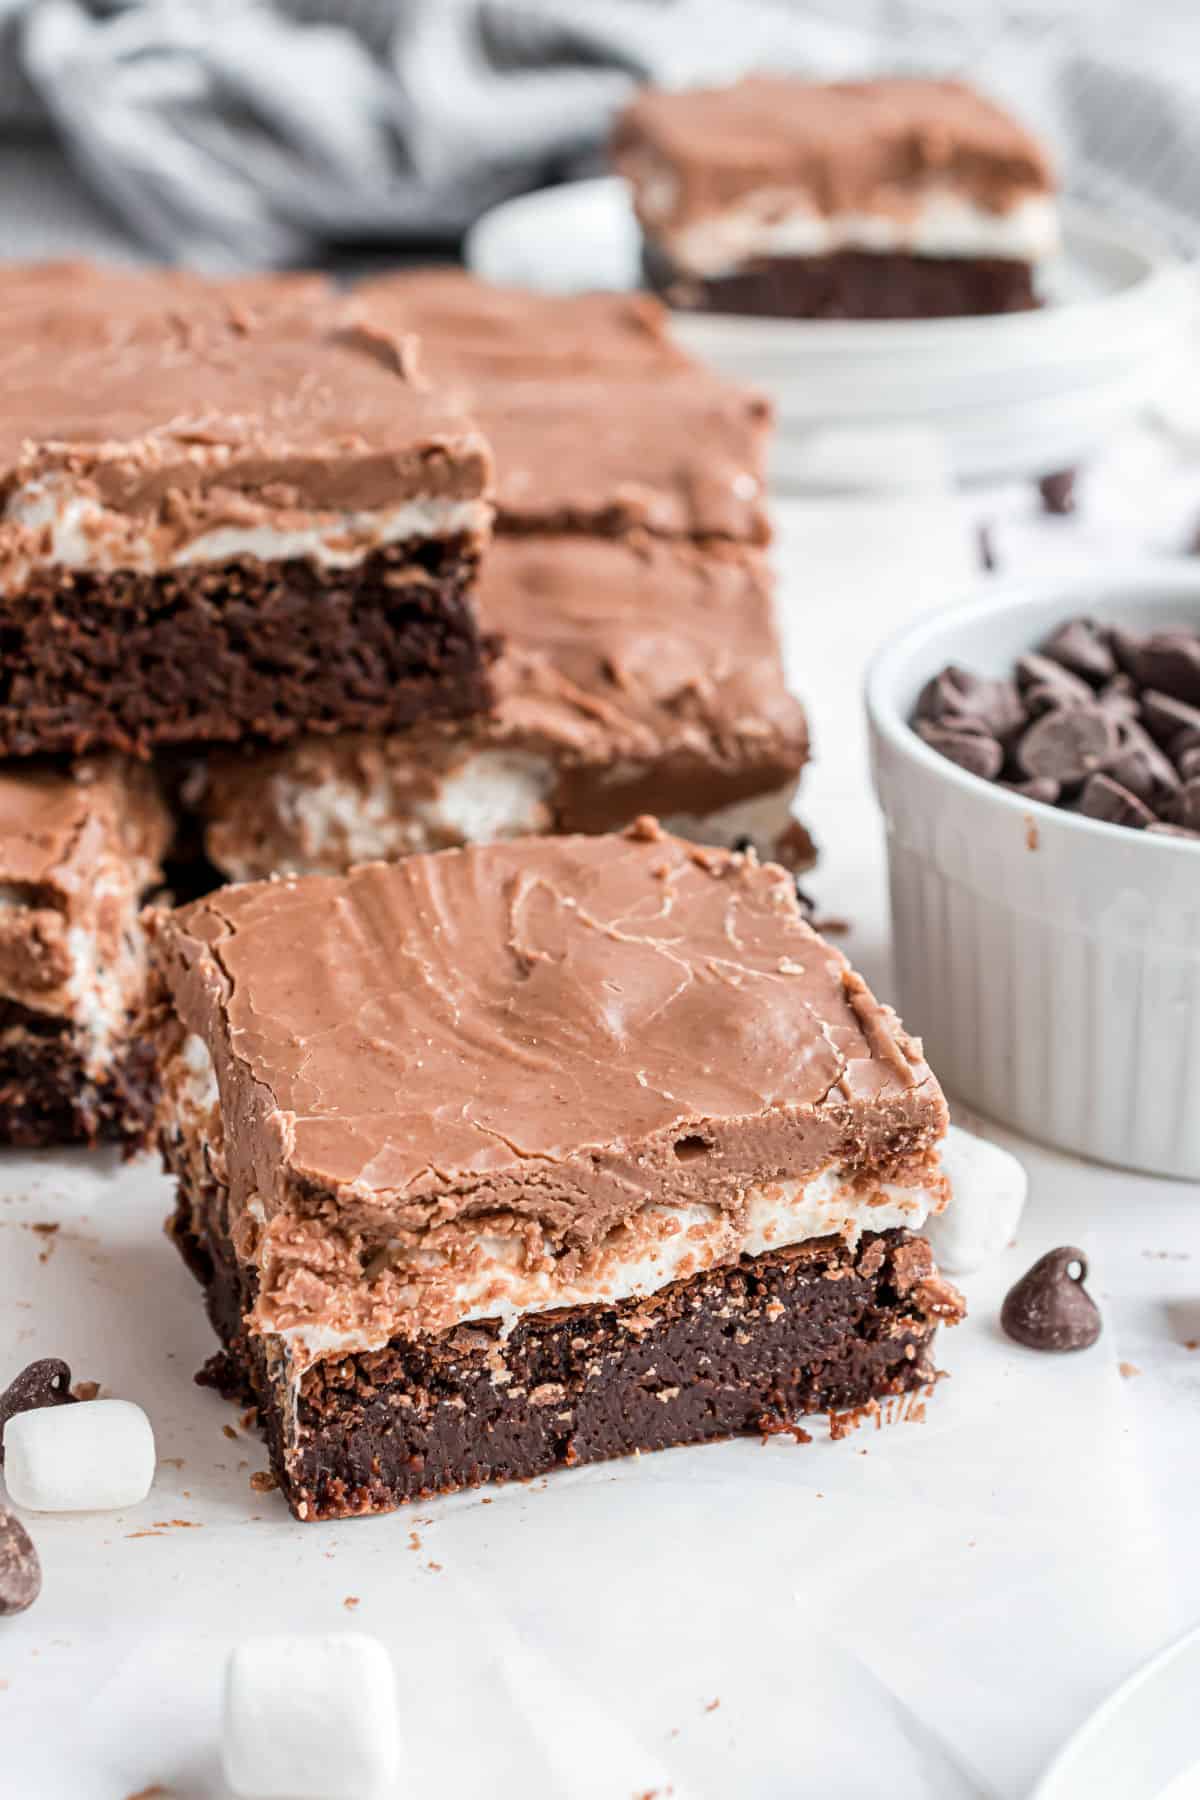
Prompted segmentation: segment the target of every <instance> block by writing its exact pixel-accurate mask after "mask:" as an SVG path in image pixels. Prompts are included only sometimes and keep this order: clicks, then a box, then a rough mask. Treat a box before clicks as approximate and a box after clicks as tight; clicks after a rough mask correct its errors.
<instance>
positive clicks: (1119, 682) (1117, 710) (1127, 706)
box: [1096, 672, 1141, 725]
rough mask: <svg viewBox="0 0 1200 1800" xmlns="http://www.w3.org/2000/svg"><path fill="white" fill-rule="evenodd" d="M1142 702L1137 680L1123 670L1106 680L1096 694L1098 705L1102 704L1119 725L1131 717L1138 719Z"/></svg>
mask: <svg viewBox="0 0 1200 1800" xmlns="http://www.w3.org/2000/svg"><path fill="white" fill-rule="evenodd" d="M1140 704H1141V703H1140V701H1139V699H1138V687H1137V683H1136V681H1134V679H1133V676H1132V675H1126V674H1124V673H1123V672H1122V673H1121V674H1119V675H1114V676H1113V678H1112V680H1111V681H1106V682H1105V684H1104V686H1103V687H1102V688H1101V689H1100V692H1099V693H1098V694H1097V695H1096V705H1097V706H1102V707H1103V708H1104V710H1105V712H1106V713H1108V714H1109V716H1110V717H1111V718H1114V719H1115V720H1116V721H1117V723H1118V724H1119V725H1124V724H1125V723H1126V722H1127V721H1128V720H1129V719H1136V718H1137V716H1138V712H1139V709H1140Z"/></svg>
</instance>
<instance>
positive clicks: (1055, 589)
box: [867, 557, 1200, 1181]
mask: <svg viewBox="0 0 1200 1800" xmlns="http://www.w3.org/2000/svg"><path fill="white" fill-rule="evenodd" d="M1081 612H1086V613H1088V614H1090V615H1091V616H1092V617H1094V618H1096V619H1099V620H1102V621H1105V622H1107V623H1111V624H1117V623H1122V622H1123V623H1127V624H1129V625H1131V626H1132V627H1133V628H1134V629H1138V628H1140V629H1143V630H1152V629H1156V628H1159V627H1164V628H1165V627H1167V626H1172V625H1186V626H1189V627H1191V628H1192V629H1200V561H1197V559H1196V558H1195V557H1191V558H1188V559H1186V560H1184V559H1180V560H1177V561H1172V562H1168V561H1166V560H1165V559H1163V558H1150V557H1145V558H1142V559H1140V560H1139V561H1137V562H1133V561H1128V562H1126V563H1125V564H1123V565H1117V566H1116V567H1106V568H1104V569H1102V570H1096V571H1091V572H1089V573H1088V574H1087V575H1084V576H1080V577H1079V578H1077V579H1076V580H1075V581H1069V580H1066V579H1064V578H1063V577H1062V576H1061V575H1055V574H1049V575H1047V576H1045V577H1044V578H1041V579H1039V578H1035V577H1028V578H1024V579H1014V580H1013V581H1011V582H1009V583H1001V584H999V585H997V586H995V587H993V589H992V591H991V592H990V593H989V595H988V597H987V598H986V599H984V600H980V599H978V598H973V599H972V598H968V599H967V600H965V601H963V602H962V603H961V604H959V605H957V606H952V607H950V608H949V609H948V610H947V611H945V612H938V613H935V614H934V615H933V617H931V618H927V619H922V620H920V621H918V622H917V623H915V624H914V625H913V626H912V627H911V628H910V629H908V630H904V631H901V632H900V633H899V634H898V636H897V637H896V639H895V640H894V641H893V642H892V643H891V644H890V645H888V646H887V647H886V648H885V649H883V650H881V651H880V653H879V655H878V657H877V658H876V660H875V661H874V663H873V664H872V667H871V671H870V675H869V677H868V689H867V700H868V706H869V708H870V714H871V722H872V744H873V751H874V757H873V760H874V769H875V779H876V786H877V791H878V793H879V796H880V801H881V804H882V807H883V811H884V815H885V817H886V820H887V830H888V854H889V862H890V874H891V892H892V916H893V924H894V931H895V943H896V957H897V975H898V985H897V992H898V996H899V1003H900V1007H901V1010H902V1012H903V1013H904V1015H905V1016H906V1017H909V1018H915V1019H919V1020H920V1024H921V1031H922V1033H923V1035H924V1037H925V1043H926V1049H927V1050H928V1052H929V1057H930V1061H931V1062H932V1064H933V1066H934V1068H935V1069H938V1070H940V1071H942V1072H943V1074H944V1075H945V1076H946V1078H947V1079H953V1080H954V1081H956V1082H957V1084H958V1088H959V1091H960V1092H961V1093H962V1094H963V1095H964V1096H965V1097H966V1098H967V1099H968V1100H969V1101H970V1102H971V1103H972V1105H974V1106H978V1107H979V1108H981V1109H982V1110H983V1111H985V1112H987V1113H988V1114H989V1115H990V1116H992V1117H994V1118H997V1119H1002V1120H1004V1122H1005V1123H1006V1124H1009V1125H1012V1126H1014V1127H1015V1128H1016V1129H1018V1130H1020V1131H1024V1132H1027V1133H1029V1134H1030V1135H1031V1136H1035V1137H1038V1138H1041V1139H1043V1140H1044V1141H1045V1142H1047V1143H1051V1144H1057V1145H1058V1146H1059V1147H1060V1148H1063V1149H1068V1150H1075V1151H1080V1152H1085V1153H1088V1154H1091V1155H1094V1156H1100V1157H1103V1158H1104V1160H1105V1161H1107V1162H1113V1163H1120V1164H1124V1165H1127V1166H1130V1167H1135V1168H1140V1169H1145V1170H1149V1171H1151V1172H1154V1173H1158V1174H1163V1175H1175V1176H1185V1177H1187V1178H1188V1179H1189V1180H1193V1181H1196V1180H1200V1103H1198V1097H1200V845H1198V844H1193V843H1188V842H1186V841H1185V840H1182V839H1178V838H1167V837H1153V838H1147V837H1144V836H1143V835H1142V834H1141V833H1140V832H1132V831H1129V830H1128V829H1126V828H1124V827H1122V826H1117V825H1109V824H1105V823H1104V822H1102V821H1099V820H1095V819H1085V818H1083V817H1082V816H1081V815H1079V814H1077V813H1070V812H1066V811H1063V810H1062V809H1060V808H1057V807H1051V806H1043V805H1039V804H1038V803H1036V802H1031V801H1028V800H1024V799H1022V798H1021V797H1020V796H1019V795H1015V794H1011V793H1007V792H1006V791H1005V790H1004V789H1002V788H1000V787H996V786H992V785H989V784H988V783H986V782H982V781H979V780H976V779H975V778H974V777H972V776H970V775H968V774H966V772H965V771H964V770H962V769H960V768H958V767H957V765H955V764H954V763H951V762H950V761H949V760H948V759H947V758H946V757H944V756H941V755H939V754H938V752H937V751H935V750H932V749H930V747H929V746H928V745H927V744H925V743H923V742H922V741H921V739H920V738H918V737H917V736H916V734H915V733H914V732H913V731H912V730H911V729H910V728H909V725H908V720H909V718H910V716H911V713H912V709H913V707H914V705H915V704H916V700H917V696H918V694H919V693H920V691H921V689H922V688H923V687H924V685H925V683H926V681H927V680H928V679H929V678H930V676H932V675H935V674H936V673H937V672H938V671H939V670H940V669H942V668H944V667H945V666H946V665H947V664H949V663H958V664H962V665H963V666H964V667H966V668H968V669H973V670H975V671H977V672H978V673H979V674H981V675H991V676H997V675H1000V674H1004V673H1008V672H1009V671H1011V669H1012V666H1013V663H1014V662H1015V660H1016V658H1017V656H1018V655H1020V654H1021V653H1022V652H1023V651H1025V650H1027V649H1029V648H1031V647H1032V646H1034V645H1036V644H1038V643H1040V642H1041V641H1042V639H1043V638H1044V637H1046V636H1047V635H1048V634H1049V632H1050V631H1052V630H1053V629H1054V627H1055V625H1057V624H1059V623H1061V621H1062V620H1063V619H1065V618H1069V617H1071V616H1072V615H1074V614H1077V613H1081ZM951 1072H952V1073H951Z"/></svg>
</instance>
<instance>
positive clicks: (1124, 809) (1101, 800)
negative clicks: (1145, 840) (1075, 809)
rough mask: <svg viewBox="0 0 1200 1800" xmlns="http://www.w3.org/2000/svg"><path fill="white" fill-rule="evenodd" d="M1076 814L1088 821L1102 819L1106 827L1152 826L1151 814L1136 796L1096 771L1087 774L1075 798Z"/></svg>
mask: <svg viewBox="0 0 1200 1800" xmlns="http://www.w3.org/2000/svg"><path fill="white" fill-rule="evenodd" d="M1079 811H1080V812H1081V813H1082V814H1083V815H1084V817H1085V818H1088V819H1103V820H1105V821H1106V823H1107V824H1109V825H1130V826H1132V827H1133V828H1134V829H1135V830H1137V831H1144V830H1145V829H1146V827H1147V825H1153V823H1154V818H1155V815H1154V814H1153V813H1152V812H1151V810H1150V808H1149V807H1148V806H1147V805H1146V804H1145V803H1144V802H1143V801H1141V800H1139V799H1138V797H1137V795H1136V794H1132V793H1130V791H1129V789H1128V788H1126V787H1122V786H1121V783H1120V782H1119V781H1114V780H1113V779H1112V777H1111V776H1109V775H1104V774H1101V773H1099V772H1097V773H1096V774H1095V775H1089V776H1088V778H1087V780H1086V781H1085V782H1084V784H1083V792H1082V793H1081V794H1080V796H1079Z"/></svg>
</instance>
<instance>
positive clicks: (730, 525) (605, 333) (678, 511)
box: [356, 274, 771, 544]
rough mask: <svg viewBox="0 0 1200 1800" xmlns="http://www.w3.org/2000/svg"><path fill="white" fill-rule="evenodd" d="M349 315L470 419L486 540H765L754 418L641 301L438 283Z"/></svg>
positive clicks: (740, 395) (762, 430)
mask: <svg viewBox="0 0 1200 1800" xmlns="http://www.w3.org/2000/svg"><path fill="white" fill-rule="evenodd" d="M356 304H357V306H358V307H359V309H360V310H361V312H362V315H363V316H364V317H365V318H366V319H367V320H368V321H369V322H371V323H374V324H376V325H378V326H379V327H380V328H381V329H385V330H388V331H393V332H395V331H411V330H416V331H418V332H419V334H420V350H419V360H420V362H421V364H422V366H423V367H428V368H429V369H430V370H431V371H432V373H433V374H434V375H435V376H436V378H437V380H438V381H440V382H443V383H445V385H446V387H447V390H448V391H453V392H454V393H455V394H456V395H457V397H458V399H459V401H460V403H461V404H462V405H463V406H464V407H466V408H468V409H469V411H470V412H471V414H472V416H473V417H474V418H475V419H476V420H477V422H478V424H479V426H480V429H481V430H482V431H483V432H484V434H485V436H486V437H487V439H488V441H489V443H490V444H491V446H492V450H493V453H494V455H495V459H496V484H497V485H496V523H497V528H498V530H500V531H502V532H531V531H536V532H566V531H574V532H588V533H600V534H604V535H607V536H618V535H621V534H624V533H627V532H631V531H649V532H654V533H655V534H656V535H659V536H663V537H691V538H697V539H708V538H714V539H722V538H728V539H730V540H734V541H740V542H745V543H757V544H762V543H765V542H766V540H767V538H768V536H769V528H768V523H767V516H766V510H765V505H764V497H765V490H766V467H765V464H766V448H767V437H768V433H769V430H770V425H771V409H770V406H769V405H768V403H767V401H766V400H765V399H764V398H763V397H762V396H761V395H760V394H757V393H755V392H753V391H752V390H750V389H748V388H742V387H738V386H735V385H734V384H733V383H730V382H725V381H721V380H718V378H717V377H716V376H715V375H713V374H712V373H711V372H710V371H709V370H707V369H705V368H704V367H702V366H701V365H700V364H698V363H695V362H693V361H692V360H691V358H689V357H688V356H686V355H685V354H684V353H683V351H682V350H680V349H679V347H678V346H677V345H676V344H674V343H673V341H672V340H671V338H670V336H669V334H668V333H667V330H666V324H665V314H664V313H663V311H662V309H661V308H660V307H659V306H658V305H657V304H656V303H655V302H654V301H652V300H649V299H648V297H646V296H639V295H621V294H582V295H566V296H562V295H552V294H537V293H530V292H526V291H524V290H522V289H519V288H495V287H490V286H488V284H487V283H484V282H478V281H475V280H474V279H473V278H472V277H469V276H454V277H449V276H446V275H444V274H442V275H437V276H420V275H417V276H393V277H388V278H386V279H384V280H382V281H378V282H372V283H367V284H365V285H364V286H363V287H362V288H361V289H359V290H358V292H357V295H356Z"/></svg>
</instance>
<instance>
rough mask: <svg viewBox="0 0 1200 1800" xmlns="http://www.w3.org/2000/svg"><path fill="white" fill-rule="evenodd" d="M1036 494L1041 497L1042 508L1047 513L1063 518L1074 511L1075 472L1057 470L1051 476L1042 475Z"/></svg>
mask: <svg viewBox="0 0 1200 1800" xmlns="http://www.w3.org/2000/svg"><path fill="white" fill-rule="evenodd" d="M1038 493H1039V494H1040V495H1041V496H1042V506H1043V507H1044V508H1045V510H1046V511H1047V512H1048V513H1053V514H1055V515H1056V516H1057V517H1060V518H1061V517H1063V516H1065V515H1066V514H1067V513H1073V512H1074V511H1075V470H1074V469H1057V470H1056V471H1055V472H1054V474H1053V475H1043V476H1042V479H1041V480H1040V481H1039V482H1038Z"/></svg>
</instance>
